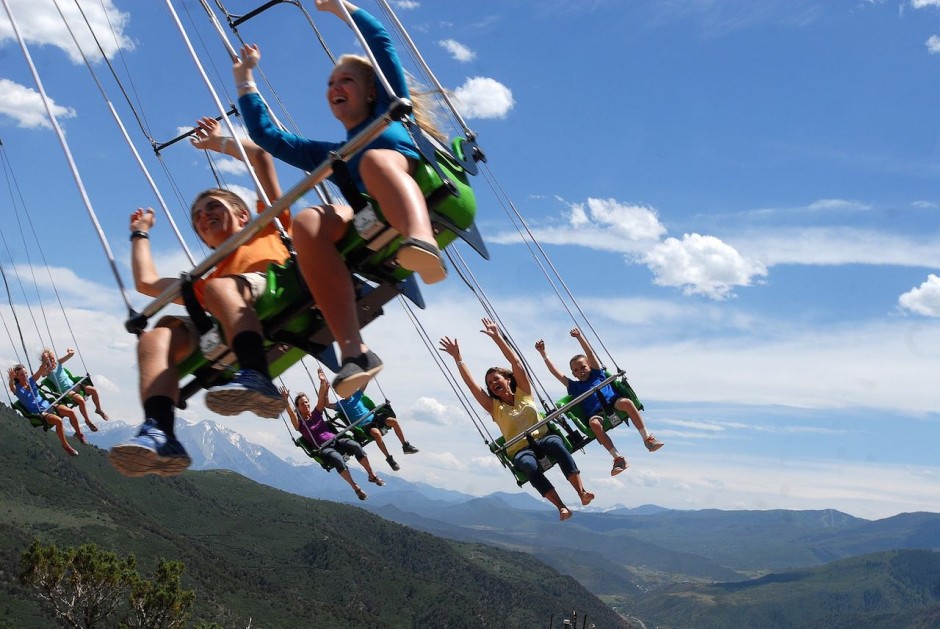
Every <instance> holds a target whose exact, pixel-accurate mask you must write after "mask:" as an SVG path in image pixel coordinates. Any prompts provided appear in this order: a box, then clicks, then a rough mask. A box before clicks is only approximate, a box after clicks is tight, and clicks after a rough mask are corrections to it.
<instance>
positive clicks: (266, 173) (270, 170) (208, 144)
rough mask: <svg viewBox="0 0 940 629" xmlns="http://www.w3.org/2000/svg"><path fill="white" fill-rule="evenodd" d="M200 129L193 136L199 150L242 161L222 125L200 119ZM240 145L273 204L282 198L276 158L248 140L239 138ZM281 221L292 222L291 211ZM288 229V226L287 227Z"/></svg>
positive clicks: (207, 119)
mask: <svg viewBox="0 0 940 629" xmlns="http://www.w3.org/2000/svg"><path fill="white" fill-rule="evenodd" d="M196 124H197V125H198V127H199V129H200V131H199V133H198V134H197V135H195V136H193V139H192V143H193V146H194V147H196V148H197V149H202V150H205V151H215V152H216V153H222V154H223V155H228V156H229V157H234V158H235V159H238V160H241V159H242V155H241V152H240V151H239V150H238V146H237V145H236V144H235V140H233V139H232V138H230V137H228V136H226V135H223V133H222V125H221V124H220V123H219V121H218V120H216V119H215V118H209V117H205V118H200V119H199V121H198V122H197V123H196ZM238 143H239V144H241V145H242V147H243V148H244V149H245V155H247V156H248V161H249V162H250V163H251V167H252V169H254V171H255V174H256V175H257V176H258V183H260V184H261V189H262V190H264V194H265V196H267V197H268V200H269V201H270V202H271V203H274V201H276V200H277V199H279V198H281V192H282V191H281V183H280V181H278V178H277V169H276V168H275V167H274V158H273V157H271V155H270V154H269V153H268V152H267V151H265V150H264V149H262V148H261V147H260V146H258V145H257V144H255V143H254V142H252V141H251V140H250V139H248V138H239V139H238ZM279 218H280V220H281V221H282V222H283V221H285V220H286V221H290V210H289V209H288V210H285V211H284V212H283V213H282V214H281V215H280V216H279ZM285 227H286V225H285Z"/></svg>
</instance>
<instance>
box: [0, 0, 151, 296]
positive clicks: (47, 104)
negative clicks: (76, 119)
mask: <svg viewBox="0 0 940 629" xmlns="http://www.w3.org/2000/svg"><path fill="white" fill-rule="evenodd" d="M0 1H2V2H3V8H4V9H5V10H6V13H7V17H9V18H10V25H11V26H12V28H13V32H14V33H15V35H16V39H17V41H18V42H19V44H20V48H21V49H22V51H23V56H24V57H26V63H27V65H29V69H30V72H31V73H32V75H33V80H34V81H35V82H36V87H37V89H38V91H39V95H40V97H41V98H42V103H43V106H44V107H45V109H46V115H48V117H49V121H50V123H51V124H52V127H53V128H54V129H55V132H56V136H57V137H58V138H59V144H60V145H61V146H62V151H63V152H64V153H65V157H66V159H67V160H68V163H69V168H70V170H71V171H72V177H73V178H74V179H75V184H76V185H77V186H78V190H79V193H80V194H81V197H82V201H83V202H84V204H85V209H86V210H87V212H88V215H89V217H90V218H91V221H92V224H93V225H94V227H95V231H96V233H97V234H98V240H99V241H100V242H101V246H102V248H103V249H104V251H105V255H106V256H107V258H108V264H109V265H110V266H111V272H112V273H113V274H114V279H115V281H117V284H118V286H119V288H120V291H121V297H122V298H123V299H124V304H125V305H126V306H127V310H128V311H129V312H130V311H132V308H131V302H130V299H129V298H128V295H127V290H126V288H125V287H124V280H122V279H121V274H120V273H119V272H118V268H117V263H116V262H115V261H114V254H113V253H112V252H111V246H110V244H109V243H108V239H107V237H106V236H105V234H104V230H102V229H101V223H99V222H98V216H97V215H96V214H95V210H94V208H93V207H92V205H91V199H89V198H88V193H87V192H86V191H85V184H84V183H83V182H82V178H81V175H80V174H79V172H78V167H77V166H76V164H75V160H74V159H73V158H72V151H71V149H70V148H69V145H68V142H66V140H65V134H64V133H63V132H62V128H61V127H60V126H59V121H58V120H57V119H56V116H55V113H53V111H52V105H51V104H50V102H49V97H48V96H47V95H46V90H45V88H44V87H43V85H42V80H41V79H40V78H39V73H38V72H37V71H36V66H35V64H33V59H32V57H31V56H30V54H29V49H28V48H27V46H26V41H25V40H24V39H23V36H22V35H21V34H20V30H19V26H18V25H17V23H16V19H15V18H14V16H13V11H12V9H11V8H10V2H9V0H0Z"/></svg>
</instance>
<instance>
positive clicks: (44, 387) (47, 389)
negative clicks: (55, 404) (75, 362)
mask: <svg viewBox="0 0 940 629" xmlns="http://www.w3.org/2000/svg"><path fill="white" fill-rule="evenodd" d="M62 370H63V371H64V372H65V375H66V376H68V379H69V380H70V381H71V382H72V384H71V386H72V387H74V386H75V384H76V383H77V382H79V381H82V386H85V385H86V384H93V383H92V381H91V376H83V377H81V378H76V377H75V376H74V375H73V374H72V372H71V371H69V370H68V367H62ZM39 389H40V391H42V393H43V394H44V395H45V396H46V397H47V398H48V397H49V396H51V397H52V398H53V399H56V398H58V397H59V396H61V395H62V393H63V392H62V391H59V388H58V387H57V386H56V381H55V380H54V379H53V378H52V376H46V377H45V378H43V379H42V382H40V383H39ZM72 393H77V394H78V395H80V396H81V397H83V398H84V397H86V396H85V392H84V391H83V390H82V389H81V387H77V388H75V389H72ZM50 401H51V400H50ZM59 404H64V405H66V406H68V407H69V408H75V407H76V406H78V402H76V401H75V400H73V399H72V396H71V395H68V396H66V397H63V398H62V399H61V400H59Z"/></svg>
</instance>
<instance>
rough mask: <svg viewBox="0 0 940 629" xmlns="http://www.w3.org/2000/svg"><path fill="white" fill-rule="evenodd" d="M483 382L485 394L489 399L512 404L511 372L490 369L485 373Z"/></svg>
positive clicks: (494, 368) (497, 368) (496, 368)
mask: <svg viewBox="0 0 940 629" xmlns="http://www.w3.org/2000/svg"><path fill="white" fill-rule="evenodd" d="M484 381H485V382H486V392H487V393H488V394H489V395H490V397H494V398H496V399H498V400H500V401H501V402H505V403H506V404H512V403H513V397H514V393H513V390H512V372H510V371H508V370H506V369H501V368H499V367H492V368H490V369H489V370H488V371H487V372H486V378H485V379H484Z"/></svg>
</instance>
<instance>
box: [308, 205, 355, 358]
mask: <svg viewBox="0 0 940 629" xmlns="http://www.w3.org/2000/svg"><path fill="white" fill-rule="evenodd" d="M351 221H352V209H351V208H349V207H348V206H345V205H335V206H333V205H326V206H323V207H313V208H307V209H306V210H304V211H303V212H301V213H300V214H298V215H297V217H296V218H295V219H294V229H293V235H294V243H295V244H296V246H297V251H298V252H300V253H299V255H298V256H297V261H298V264H299V266H300V273H301V275H303V278H304V281H305V282H306V283H307V286H308V287H309V289H310V294H311V295H312V296H313V299H314V301H315V302H316V304H317V306H318V307H319V308H320V312H322V313H323V318H324V319H326V324H327V326H328V327H329V328H330V332H332V333H333V338H335V339H336V342H337V343H338V344H339V347H340V353H341V354H342V356H341V358H351V357H355V356H358V355H360V354H362V353H363V352H365V351H367V350H368V347H366V345H365V344H364V343H363V342H362V335H361V334H360V332H359V316H358V313H357V311H356V293H355V290H354V289H353V283H352V276H351V275H350V274H349V269H348V268H346V263H345V262H344V261H343V258H342V257H341V256H340V254H339V251H338V250H337V249H336V243H338V242H339V241H340V240H341V239H342V237H343V235H344V234H345V233H346V228H347V226H348V225H349V223H350V222H351Z"/></svg>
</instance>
